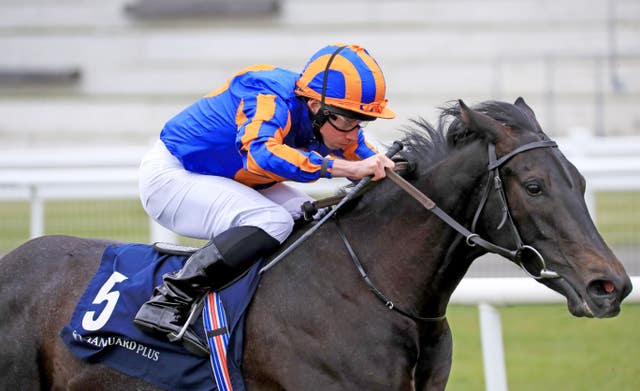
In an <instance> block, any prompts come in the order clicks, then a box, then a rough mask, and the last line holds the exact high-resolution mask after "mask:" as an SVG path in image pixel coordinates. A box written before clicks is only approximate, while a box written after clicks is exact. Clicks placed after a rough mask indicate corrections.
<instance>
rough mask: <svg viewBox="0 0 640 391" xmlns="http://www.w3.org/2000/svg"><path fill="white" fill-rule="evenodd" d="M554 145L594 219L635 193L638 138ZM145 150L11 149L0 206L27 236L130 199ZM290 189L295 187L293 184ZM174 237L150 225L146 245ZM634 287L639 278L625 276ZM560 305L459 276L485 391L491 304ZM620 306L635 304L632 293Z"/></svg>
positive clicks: (524, 288)
mask: <svg viewBox="0 0 640 391" xmlns="http://www.w3.org/2000/svg"><path fill="white" fill-rule="evenodd" d="M570 134H571V136H570V137H569V138H564V139H558V140H557V142H558V144H559V146H560V148H561V149H562V151H563V152H564V153H565V154H566V155H567V157H568V158H569V159H570V160H571V161H572V162H573V163H574V164H575V165H576V166H577V167H578V169H579V170H580V171H581V172H582V174H583V175H584V176H585V177H586V179H587V194H586V196H585V198H586V201H587V205H588V206H589V208H590V212H591V214H592V216H593V217H594V219H597V216H596V215H595V208H594V202H593V200H594V198H593V194H594V192H596V191H601V190H638V189H640V137H617V138H594V137H591V136H589V132H588V131H586V130H584V129H575V130H574V131H573V132H571V133H570ZM146 149H147V148H146V147H118V148H104V149H95V148H94V149H79V148H73V149H55V150H33V149H28V150H13V151H4V152H3V153H2V155H0V201H2V200H29V201H30V205H31V216H30V236H31V237H36V236H40V235H42V234H44V201H45V200H48V199H105V198H106V199H109V198H136V197H137V165H138V161H139V160H140V158H141V156H142V155H143V153H144V152H145V150H146ZM345 183H346V181H341V180H331V181H325V180H321V181H318V182H317V183H315V184H309V185H300V186H303V189H305V190H306V191H307V192H309V193H310V194H314V195H326V194H330V193H332V192H333V191H334V190H335V189H336V188H337V187H338V186H342V185H344V184H345ZM295 185H296V186H298V185H297V184H295ZM174 238H175V237H174V236H173V235H172V234H171V233H170V232H167V231H166V230H164V229H163V228H161V227H159V226H158V225H157V224H155V223H153V222H151V237H150V241H151V242H153V241H167V240H168V241H170V240H173V239H174ZM632 281H633V284H634V285H635V286H640V277H633V278H632ZM561 302H565V299H564V298H563V297H562V296H561V295H559V294H557V293H555V292H553V291H551V290H549V289H547V288H545V287H543V286H542V285H541V284H538V283H537V282H535V281H534V280H532V279H528V278H464V279H463V280H462V282H461V283H460V285H459V286H458V288H457V289H456V291H455V293H454V295H453V297H452V303H455V304H470V305H477V306H478V308H479V313H480V328H481V338H482V349H483V362H484V370H485V382H486V388H487V390H491V391H504V390H507V378H506V371H505V364H504V350H503V346H502V329H501V323H500V315H499V312H498V310H497V309H496V308H495V307H494V306H500V305H506V304H531V303H561ZM627 302H640V293H639V292H638V290H634V291H633V292H632V293H631V295H630V297H629V298H628V299H627Z"/></svg>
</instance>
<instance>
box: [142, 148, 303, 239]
mask: <svg viewBox="0 0 640 391" xmlns="http://www.w3.org/2000/svg"><path fill="white" fill-rule="evenodd" d="M139 187H140V199H141V201H142V206H143V208H144V210H145V211H146V212H147V213H148V214H149V216H151V217H152V218H153V219H154V220H155V221H157V222H158V223H159V224H160V225H162V226H164V227H165V228H167V229H169V230H171V231H173V232H176V233H178V234H180V235H184V236H187V237H192V238H198V239H213V238H214V237H215V236H217V235H218V234H220V233H222V232H224V231H226V230H227V229H229V228H231V227H238V226H254V227H258V228H262V229H263V230H264V231H265V232H267V233H268V234H269V235H271V236H273V238H274V239H276V240H278V241H280V243H282V242H283V241H284V240H285V239H286V238H287V237H288V236H289V234H290V233H291V230H292V229H293V220H294V218H298V217H299V216H300V215H301V212H300V205H302V203H304V202H305V201H309V200H313V198H312V197H310V196H309V195H307V194H306V193H304V192H302V191H300V190H297V189H295V188H293V187H291V186H287V185H285V184H284V183H278V184H276V185H274V186H271V187H269V188H267V189H264V190H258V191H257V190H254V189H252V188H250V187H248V186H245V185H243V184H241V183H239V182H236V181H234V180H232V179H229V178H225V177H220V176H213V175H202V174H197V173H193V172H190V171H187V170H185V169H184V167H183V166H182V163H180V161H179V160H178V159H176V158H175V157H174V156H173V155H171V153H170V152H169V151H168V150H167V148H166V147H165V146H164V143H163V142H162V141H157V142H156V144H155V145H154V147H153V148H152V149H151V150H150V151H149V152H148V153H147V154H146V155H145V156H144V158H143V160H142V163H141V164H140V171H139Z"/></svg>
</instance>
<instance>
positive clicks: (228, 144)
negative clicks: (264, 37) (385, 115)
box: [160, 65, 376, 188]
mask: <svg viewBox="0 0 640 391" xmlns="http://www.w3.org/2000/svg"><path fill="white" fill-rule="evenodd" d="M298 77H299V75H298V74H297V73H294V72H291V71H288V70H285V69H281V68H276V67H273V66H271V65H256V66H253V67H250V68H246V69H244V70H242V71H241V72H239V73H238V74H236V75H235V76H233V77H232V78H231V79H230V80H229V81H228V82H227V84H226V85H225V86H223V87H222V88H220V89H218V90H216V91H214V92H212V93H210V94H209V95H207V96H205V97H203V98H201V99H200V100H198V101H196V102H195V103H194V104H192V105H191V106H189V107H187V108H186V109H185V110H183V111H182V112H180V113H179V114H177V115H176V116H175V117H173V118H172V119H171V120H169V121H168V122H167V124H166V125H165V127H164V129H163V130H162V132H161V134H160V139H161V140H162V141H163V142H164V144H165V145H166V146H167V149H168V150H169V151H170V152H171V154H173V155H174V156H175V157H176V158H177V159H178V160H180V162H181V163H182V164H183V165H184V167H185V169H187V170H188V171H192V172H196V173H200V174H208V175H218V176H224V177H227V178H232V179H234V180H236V181H238V182H240V183H243V184H245V185H247V186H250V187H254V188H256V187H264V186H268V185H271V184H273V183H275V182H280V181H285V180H292V181H296V182H311V181H315V180H317V179H319V178H320V173H321V171H322V159H323V157H325V156H331V155H332V156H333V157H334V158H335V157H338V158H344V159H348V160H360V159H365V158H368V157H370V156H372V155H374V154H375V153H376V151H375V148H374V147H373V146H372V145H370V144H368V143H367V142H366V141H365V138H364V134H363V133H362V130H361V129H359V130H358V132H359V134H358V140H357V142H354V143H353V144H352V145H351V146H349V147H348V148H347V149H345V150H329V149H328V148H327V147H326V146H325V145H324V144H322V143H320V142H319V141H318V140H316V139H315V137H314V134H313V129H312V127H311V121H310V119H309V112H308V108H307V105H306V104H305V102H304V100H303V98H301V97H300V96H297V95H296V94H295V92H294V90H295V88H296V80H297V79H298ZM332 167H333V161H332V160H330V161H329V165H328V169H327V171H326V177H327V178H330V177H331V171H332Z"/></svg>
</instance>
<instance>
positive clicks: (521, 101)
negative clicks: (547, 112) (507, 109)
mask: <svg viewBox="0 0 640 391" xmlns="http://www.w3.org/2000/svg"><path fill="white" fill-rule="evenodd" d="M513 104H514V105H515V106H516V107H517V108H519V109H520V110H522V111H524V113H525V114H526V115H527V117H529V119H530V120H531V121H532V122H533V124H534V125H535V126H536V129H537V130H539V131H540V132H542V127H541V126H540V124H539V123H538V119H537V118H536V113H534V112H533V109H532V108H531V107H529V105H528V104H526V102H525V101H524V99H523V98H522V97H521V96H519V97H518V99H516V101H515V102H514V103H513Z"/></svg>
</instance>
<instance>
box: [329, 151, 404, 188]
mask: <svg viewBox="0 0 640 391" xmlns="http://www.w3.org/2000/svg"><path fill="white" fill-rule="evenodd" d="M394 167H395V163H394V162H393V161H392V160H391V159H389V158H388V157H386V156H385V155H383V154H381V153H378V154H376V155H373V156H371V157H368V158H366V159H364V160H357V161H350V160H341V159H336V160H334V161H333V170H332V176H334V177H347V178H350V179H354V180H358V179H362V178H364V177H366V176H369V175H373V178H372V180H374V181H377V180H379V179H382V178H384V177H385V176H386V173H385V172H384V169H385V168H390V169H393V168H394Z"/></svg>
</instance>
